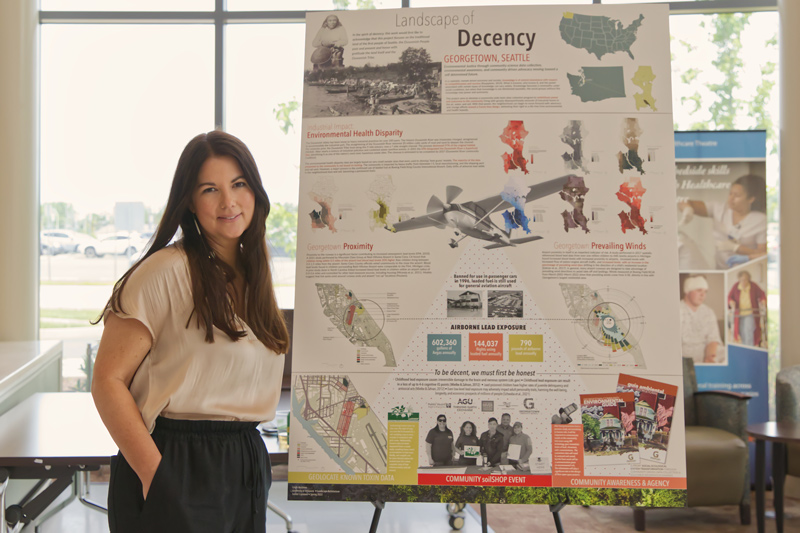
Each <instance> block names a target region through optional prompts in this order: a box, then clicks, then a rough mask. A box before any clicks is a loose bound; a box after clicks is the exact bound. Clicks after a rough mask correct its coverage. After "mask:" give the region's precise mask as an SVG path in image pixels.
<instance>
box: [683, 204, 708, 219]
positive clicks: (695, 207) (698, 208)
mask: <svg viewBox="0 0 800 533" xmlns="http://www.w3.org/2000/svg"><path fill="white" fill-rule="evenodd" d="M687 207H691V208H692V211H694V214H695V215H699V216H701V217H707V216H710V215H709V213H708V208H707V207H706V203H705V202H704V201H702V200H687V201H685V202H679V203H678V209H679V210H681V211H683V210H684V209H686V208H687Z"/></svg>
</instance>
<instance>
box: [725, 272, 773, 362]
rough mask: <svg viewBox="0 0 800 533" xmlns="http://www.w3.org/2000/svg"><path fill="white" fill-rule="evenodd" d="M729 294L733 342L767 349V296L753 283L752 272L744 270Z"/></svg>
mask: <svg viewBox="0 0 800 533" xmlns="http://www.w3.org/2000/svg"><path fill="white" fill-rule="evenodd" d="M736 277H737V278H738V280H739V281H738V282H737V283H734V285H733V287H731V290H730V292H728V308H729V309H730V310H731V313H732V314H733V340H734V342H738V343H741V344H744V345H746V346H757V347H759V348H766V347H767V338H766V337H767V336H766V333H767V332H766V317H767V295H766V293H765V292H764V290H763V289H762V288H761V287H759V286H758V284H757V283H756V282H754V281H752V277H751V276H750V272H748V271H747V270H742V271H741V272H739V274H738V275H737V276H736Z"/></svg>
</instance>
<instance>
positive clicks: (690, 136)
mask: <svg viewBox="0 0 800 533" xmlns="http://www.w3.org/2000/svg"><path fill="white" fill-rule="evenodd" d="M675 159H676V169H677V170H676V179H677V181H676V190H677V196H678V198H677V203H678V263H679V269H680V285H679V291H677V292H679V294H676V295H675V297H679V298H680V308H681V311H680V316H681V345H682V352H683V355H684V356H685V357H691V358H692V359H694V362H695V368H696V372H697V386H698V388H699V389H700V390H727V391H733V392H739V393H743V394H747V395H749V396H750V397H751V399H750V401H749V402H748V406H747V409H748V418H749V423H751V424H754V423H758V422H766V421H767V420H769V385H768V380H767V368H768V352H767V349H768V346H769V342H770V340H771V339H769V338H768V335H767V329H768V328H767V270H768V256H767V185H766V175H767V174H766V171H767V169H766V166H767V163H766V161H767V134H766V131H763V130H756V131H687V132H676V133H675ZM753 455H754V454H751V462H752V459H753Z"/></svg>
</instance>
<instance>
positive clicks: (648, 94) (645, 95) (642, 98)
mask: <svg viewBox="0 0 800 533" xmlns="http://www.w3.org/2000/svg"><path fill="white" fill-rule="evenodd" d="M655 79H656V75H655V74H653V67H647V66H641V67H639V69H638V70H637V71H636V74H634V75H633V78H631V81H632V82H633V84H634V85H636V86H637V87H639V88H640V89H642V92H640V93H635V94H634V95H633V99H634V100H635V101H636V109H637V110H639V109H641V108H643V107H649V108H651V109H652V110H653V111H658V109H656V99H655V98H653V82H654V81H655Z"/></svg>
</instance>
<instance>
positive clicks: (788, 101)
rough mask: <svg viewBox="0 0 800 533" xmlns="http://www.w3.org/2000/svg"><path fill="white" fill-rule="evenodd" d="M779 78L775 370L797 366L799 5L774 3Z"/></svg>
mask: <svg viewBox="0 0 800 533" xmlns="http://www.w3.org/2000/svg"><path fill="white" fill-rule="evenodd" d="M778 6H779V9H780V47H781V59H780V69H781V70H780V77H781V106H780V108H781V218H780V224H781V329H780V331H781V368H786V367H787V366H793V365H800V350H799V349H798V342H800V328H797V327H794V326H793V324H797V323H798V322H797V321H798V320H800V276H798V274H797V270H796V268H797V266H798V265H800V234H798V228H800V205H798V202H797V201H798V200H800V124H799V123H798V121H800V102H798V101H797V98H795V91H796V89H797V87H798V86H800V85H798V84H800V73H798V68H800V55H799V54H798V53H797V51H798V50H800V35H798V32H797V24H800V2H798V1H797V0H780V1H779V3H778ZM784 492H785V494H786V496H788V497H792V498H800V478H796V477H791V476H789V477H787V478H786V486H785V487H784Z"/></svg>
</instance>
